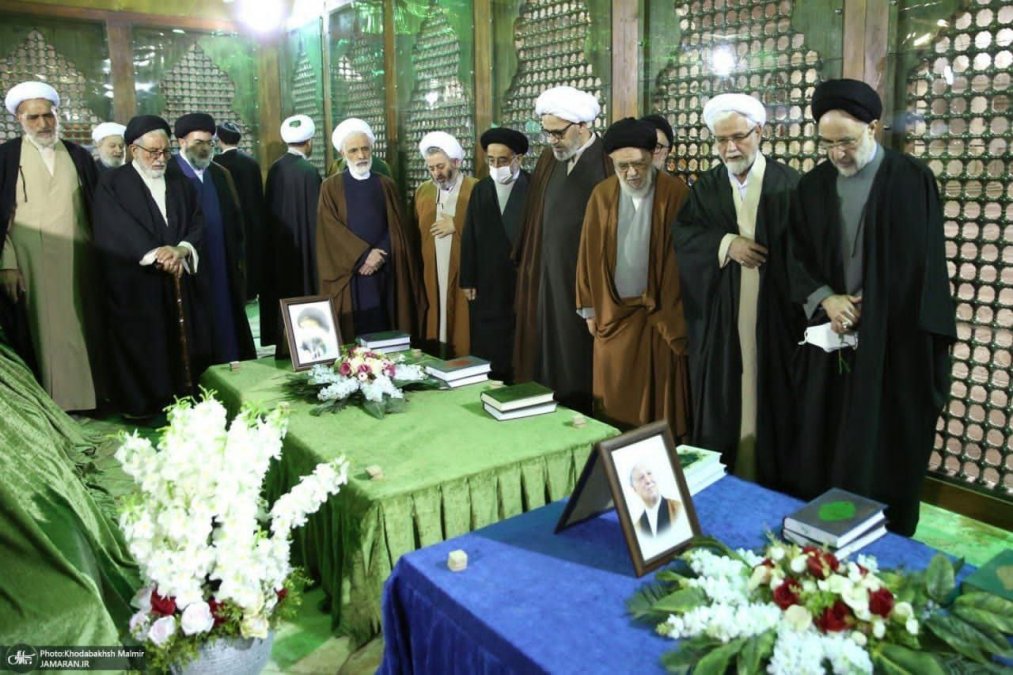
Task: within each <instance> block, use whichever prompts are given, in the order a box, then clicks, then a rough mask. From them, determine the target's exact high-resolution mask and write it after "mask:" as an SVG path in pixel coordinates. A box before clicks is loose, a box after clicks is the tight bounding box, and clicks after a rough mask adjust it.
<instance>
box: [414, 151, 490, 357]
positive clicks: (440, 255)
mask: <svg viewBox="0 0 1013 675" xmlns="http://www.w3.org/2000/svg"><path fill="white" fill-rule="evenodd" d="M419 152H420V153H421V154H422V159H423V160H424V161H425V163H426V170H427V171H429V176H430V178H432V180H431V181H426V182H424V183H422V184H421V185H419V187H418V189H417V190H416V191H415V199H414V200H413V203H414V205H415V224H416V227H417V228H418V233H419V237H420V245H421V249H422V281H423V283H424V284H425V290H426V299H427V301H428V304H429V309H428V311H427V312H426V315H425V320H424V322H423V328H424V332H423V334H422V337H423V338H424V339H425V340H426V342H427V344H428V345H431V346H433V347H436V348H439V347H438V345H437V343H439V344H440V345H445V346H446V347H445V348H446V349H447V350H448V351H449V353H451V354H453V355H454V356H464V355H466V354H470V353H471V342H470V329H469V321H470V318H469V315H468V299H467V298H466V297H465V295H464V291H463V290H461V288H459V287H458V285H457V278H458V276H459V272H460V261H461V233H462V232H463V231H464V218H465V216H467V213H468V201H469V200H470V199H471V190H472V188H473V187H474V186H475V183H476V182H478V181H476V180H475V179H474V178H473V177H472V176H465V175H464V171H462V170H461V161H462V160H463V159H464V148H462V147H461V144H460V143H459V142H458V140H457V139H456V138H454V137H453V136H451V135H450V134H448V133H447V132H446V131H431V132H429V133H428V134H426V135H425V136H423V137H422V140H421V141H419Z"/></svg>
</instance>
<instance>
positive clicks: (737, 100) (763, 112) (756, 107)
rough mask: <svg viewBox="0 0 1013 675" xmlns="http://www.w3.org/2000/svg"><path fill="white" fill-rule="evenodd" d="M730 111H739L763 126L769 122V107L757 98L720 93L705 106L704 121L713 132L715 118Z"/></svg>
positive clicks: (754, 122) (753, 122) (752, 121)
mask: <svg viewBox="0 0 1013 675" xmlns="http://www.w3.org/2000/svg"><path fill="white" fill-rule="evenodd" d="M728 112H735V113H739V114H740V115H742V116H743V117H745V118H746V119H748V120H749V121H750V122H751V123H752V124H759V125H760V126H761V127H762V126H763V125H764V124H766V123H767V109H766V108H764V107H763V104H762V103H760V102H759V101H758V100H757V99H755V98H753V97H752V96H747V95H746V94H719V95H717V96H715V97H714V98H712V99H711V100H709V101H707V105H705V106H704V107H703V123H704V124H706V125H707V128H708V129H710V130H711V131H712V132H713V131H714V120H716V119H717V118H718V116H719V115H722V114H723V113H728Z"/></svg>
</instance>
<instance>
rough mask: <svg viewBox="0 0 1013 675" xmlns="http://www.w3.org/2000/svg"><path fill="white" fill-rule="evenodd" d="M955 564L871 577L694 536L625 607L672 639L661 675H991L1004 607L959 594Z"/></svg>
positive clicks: (870, 570)
mask: <svg viewBox="0 0 1013 675" xmlns="http://www.w3.org/2000/svg"><path fill="white" fill-rule="evenodd" d="M961 564H962V563H959V562H958V563H957V565H956V566H955V565H953V564H952V563H951V562H950V561H949V560H948V559H947V558H946V557H945V556H943V555H941V554H939V555H936V556H935V557H934V558H933V559H932V561H931V563H930V564H929V566H928V568H927V569H926V570H924V571H921V572H902V571H896V570H893V571H889V570H888V571H880V570H879V569H878V566H877V563H876V560H875V559H874V558H872V557H868V556H862V555H859V556H858V557H857V559H856V560H855V561H854V562H845V561H841V560H838V559H837V558H836V557H835V556H834V555H833V553H830V552H829V551H827V550H825V549H822V548H816V547H805V548H800V547H798V546H796V545H794V544H787V543H783V542H780V541H777V540H774V539H773V538H772V540H771V543H770V545H769V546H768V547H767V548H766V550H765V551H764V553H763V555H762V556H759V555H756V554H754V553H752V552H750V551H745V550H741V549H740V550H737V551H732V550H731V549H729V548H728V547H727V546H725V545H724V544H722V543H721V542H719V541H717V540H715V539H712V538H707V537H702V538H699V539H698V540H697V541H696V545H695V546H693V547H692V548H690V549H689V550H688V551H687V552H686V553H684V554H683V555H682V556H680V558H679V559H678V560H677V562H676V564H675V565H674V566H672V567H671V568H669V569H665V570H662V571H661V572H659V573H658V575H657V583H655V584H653V585H649V586H647V587H645V588H643V589H641V590H640V591H639V592H638V593H637V594H636V595H635V596H634V597H633V598H631V599H630V601H629V603H628V606H629V609H630V612H631V613H632V614H633V615H634V616H635V617H636V618H638V619H642V620H647V621H650V622H651V623H654V624H656V630H657V632H658V633H660V634H662V635H666V636H668V637H671V638H672V639H675V640H680V643H679V649H678V651H675V652H672V653H669V654H666V655H665V656H664V657H663V659H662V660H663V663H664V665H665V666H666V668H667V669H668V670H669V671H670V672H677V673H686V672H689V671H690V670H692V672H693V673H694V675H697V674H699V675H708V674H717V675H721V674H723V673H725V672H726V670H729V669H732V670H737V671H738V672H739V673H758V672H766V673H771V674H772V675H780V674H784V675H809V674H812V675H823V673H827V672H832V673H834V674H835V675H837V674H843V673H873V672H877V673H891V674H898V675H903V674H905V673H910V674H911V675H925V674H926V673H933V674H940V675H941V674H943V673H947V672H961V673H963V672H972V671H973V672H993V671H992V669H991V666H996V667H997V664H992V663H991V657H992V656H993V655H996V656H1002V657H1006V658H1009V657H1010V656H1011V655H1013V650H1011V649H1010V645H1009V642H1008V639H1009V635H1010V634H1011V633H1013V603H1011V602H1009V601H1008V600H1005V599H1004V598H1001V597H999V596H996V595H992V594H990V593H980V592H971V593H963V594H961V593H960V592H959V591H958V589H957V587H956V583H955V576H956V572H957V570H958V569H959V567H960V565H961ZM659 622H660V623H659Z"/></svg>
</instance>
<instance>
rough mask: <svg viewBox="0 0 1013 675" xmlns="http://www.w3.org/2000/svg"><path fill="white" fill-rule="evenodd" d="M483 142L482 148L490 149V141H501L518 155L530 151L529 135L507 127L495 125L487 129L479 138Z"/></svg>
mask: <svg viewBox="0 0 1013 675" xmlns="http://www.w3.org/2000/svg"><path fill="white" fill-rule="evenodd" d="M478 142H479V143H481V144H482V150H488V149H489V144H490V143H499V144H501V145H505V146H507V147H508V148H510V149H511V150H513V151H514V152H515V153H516V154H518V155H523V154H526V153H527V151H528V137H527V136H525V135H524V134H522V133H521V132H519V131H514V130H513V129H508V128H506V127H493V128H492V129H489V130H488V131H486V132H485V133H484V134H482V136H481V137H480V138H479V139H478Z"/></svg>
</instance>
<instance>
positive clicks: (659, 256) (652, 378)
mask: <svg viewBox="0 0 1013 675" xmlns="http://www.w3.org/2000/svg"><path fill="white" fill-rule="evenodd" d="M619 196H620V187H619V179H618V178H617V177H615V176H612V177H610V178H607V179H605V180H603V181H602V182H600V183H598V185H597V186H596V187H595V189H594V192H593V193H591V200H590V201H589V202H588V205H587V211H586V212H585V214H584V230H583V232H582V234H581V238H580V253H579V257H578V259H577V305H576V306H577V307H578V308H580V307H591V308H593V309H594V312H595V324H596V328H597V330H596V334H595V336H594V375H593V386H594V397H595V408H596V413H601V416H602V417H603V418H604V419H606V420H608V421H609V422H611V423H614V424H617V425H619V426H622V427H627V428H628V427H636V426H640V425H643V424H647V423H648V422H652V421H655V420H660V419H667V420H668V423H669V426H670V427H671V428H672V433H673V434H675V437H676V438H677V439H678V438H680V437H682V436H684V435H685V434H686V433H687V432H688V431H689V420H690V415H689V412H690V409H689V366H688V363H687V358H686V354H687V335H686V321H685V319H684V318H683V314H682V293H681V290H680V286H679V268H678V265H677V263H676V258H675V248H674V247H673V245H672V235H671V230H670V227H669V224H670V223H671V222H672V221H674V220H675V216H676V214H677V213H678V212H679V207H680V206H682V203H683V201H685V199H686V198H687V197H688V196H689V188H688V187H686V184H685V183H683V182H682V180H680V179H678V178H674V177H672V176H668V175H666V174H663V173H658V174H657V177H656V185H655V189H654V202H653V204H652V207H651V208H652V211H651V244H650V253H649V256H650V260H649V263H648V264H649V267H648V275H647V290H646V291H644V294H643V295H642V296H641V297H639V298H627V299H622V298H620V297H618V295H617V294H616V289H615V283H614V278H613V277H614V273H615V267H616V246H617V243H616V236H617V234H616V233H617V225H618V211H619Z"/></svg>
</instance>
